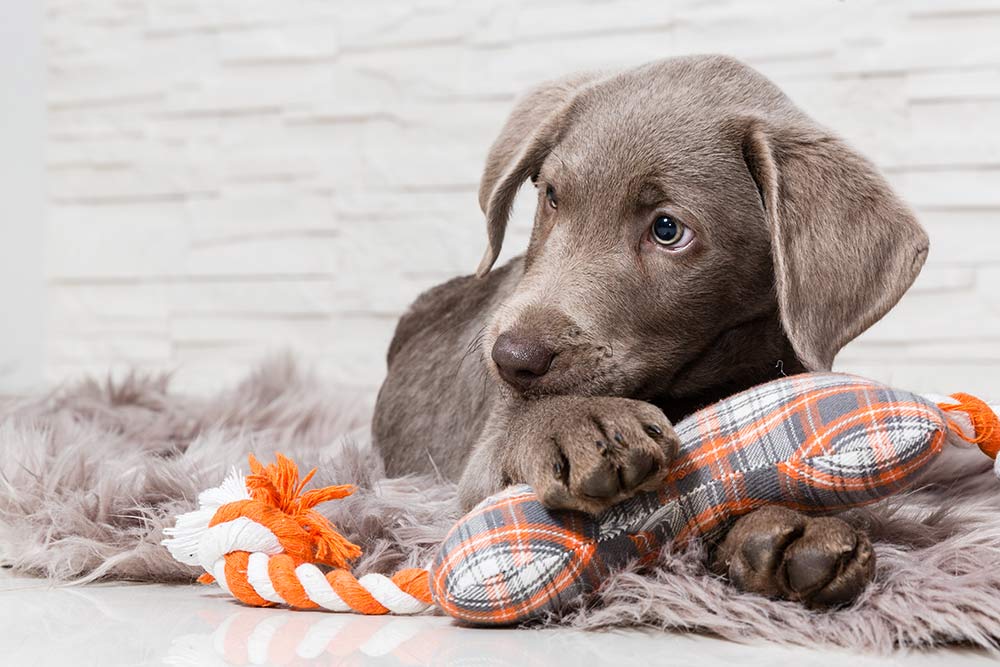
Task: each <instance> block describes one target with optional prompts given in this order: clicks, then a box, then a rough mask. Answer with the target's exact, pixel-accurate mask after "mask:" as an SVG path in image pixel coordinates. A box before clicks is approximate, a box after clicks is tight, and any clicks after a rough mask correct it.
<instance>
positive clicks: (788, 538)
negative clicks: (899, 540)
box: [713, 506, 875, 607]
mask: <svg viewBox="0 0 1000 667" xmlns="http://www.w3.org/2000/svg"><path fill="white" fill-rule="evenodd" d="M713 570H714V571H715V572H716V573H717V574H721V575H725V576H728V577H729V579H730V580H731V581H732V582H733V583H734V584H736V586H737V587H739V588H741V589H743V590H745V591H749V592H753V593H760V594H762V595H767V596H769V597H778V598H784V599H786V600H795V601H799V602H803V603H805V604H806V605H808V606H810V607H831V606H837V605H842V604H846V603H849V602H851V601H853V600H854V599H855V598H857V596H858V595H859V594H860V593H861V591H863V590H864V589H865V586H867V585H868V582H869V581H871V579H872V576H873V575H874V573H875V552H874V551H873V550H872V546H871V542H870V541H869V539H868V536H867V535H865V534H864V533H863V532H861V531H859V530H857V529H855V528H853V527H852V526H851V525H850V524H848V523H847V522H846V521H844V520H842V519H838V518H837V517H815V516H806V515H805V514H801V513H799V512H796V511H794V510H790V509H787V508H784V507H774V506H771V507H764V508H762V509H759V510H757V511H755V512H752V513H750V514H748V515H746V516H744V517H743V518H741V519H740V520H739V521H737V522H736V523H735V524H734V525H733V527H732V528H731V529H730V531H729V533H728V534H727V535H726V537H725V539H724V540H723V542H722V544H721V545H720V546H719V549H718V551H717V552H716V555H715V559H714V562H713Z"/></svg>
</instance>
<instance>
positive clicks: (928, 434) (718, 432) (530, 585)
mask: <svg viewBox="0 0 1000 667" xmlns="http://www.w3.org/2000/svg"><path fill="white" fill-rule="evenodd" d="M949 415H950V416H949ZM949 426H950V428H949ZM675 430H676V431H677V434H678V436H679V437H680V440H681V448H680V455H679V457H678V459H677V460H676V461H675V462H674V464H673V467H672V468H671V472H670V474H669V475H668V477H667V478H666V480H665V481H664V484H663V486H662V487H661V488H660V489H659V490H657V491H653V492H648V493H644V494H641V495H639V496H636V497H634V498H631V499H629V500H627V501H625V502H623V503H621V504H619V505H617V506H615V507H612V508H611V509H609V510H607V511H606V512H604V513H603V514H602V515H600V516H597V517H591V516H588V515H585V514H582V513H578V512H569V511H555V510H548V509H546V508H545V507H544V506H543V505H542V504H541V503H540V502H539V500H538V498H537V497H536V496H535V495H534V493H533V492H532V491H531V488H530V487H527V486H523V485H522V486H516V487H511V488H508V489H507V490H505V491H503V492H501V493H499V494H497V495H495V496H493V497H491V498H488V499H487V500H484V501H483V502H482V503H480V504H479V505H478V506H477V507H476V508H475V509H474V510H472V512H470V513H469V514H468V515H467V516H466V517H465V518H464V519H462V520H461V521H460V522H459V523H458V524H457V525H456V526H455V527H454V528H453V529H452V530H451V532H450V533H449V534H448V536H447V537H446V538H445V541H444V544H443V545H442V547H441V550H440V552H439V554H438V556H437V558H436V560H435V562H434V565H433V567H432V568H431V592H432V594H433V597H434V601H435V602H436V603H437V604H438V605H439V606H440V607H441V608H442V609H443V610H444V611H445V612H447V613H448V614H449V615H451V616H453V617H455V618H456V619H459V620H461V621H464V622H467V623H471V624H476V625H501V624H511V623H518V622H521V621H525V620H529V619H531V618H534V617H537V616H539V615H541V614H543V613H545V612H546V611H549V610H552V609H555V608H558V607H559V606H561V605H562V604H563V603H565V602H566V601H568V600H571V599H573V598H575V597H577V596H579V595H580V594H582V593H585V592H587V591H591V590H594V589H596V588H597V587H599V586H600V584H601V582H602V581H603V580H604V579H605V578H606V577H607V575H608V574H609V572H611V571H613V570H615V569H616V568H620V567H622V566H623V565H624V564H625V563H626V562H628V561H632V560H636V559H639V560H642V559H651V558H654V557H655V556H656V555H657V554H658V552H659V551H660V549H661V548H663V547H664V546H666V545H669V544H676V543H678V542H683V541H684V540H686V539H688V538H691V537H695V536H701V537H707V536H711V535H713V533H716V532H717V531H720V530H721V529H723V528H724V527H725V526H727V525H728V524H729V523H731V522H732V521H733V520H734V519H735V518H736V517H738V516H740V515H742V514H746V513H748V512H750V511H752V510H754V509H756V508H758V507H761V506H763V505H768V504H777V505H784V506H786V507H790V508H793V509H797V510H802V511H806V512H814V513H815V512H828V511H830V510H835V509H842V508H848V507H855V506H859V505H865V504H867V503H871V502H874V501H876V500H879V499H881V498H885V497H886V496H889V495H891V494H893V493H896V492H898V491H901V490H903V489H905V488H907V487H908V486H909V485H910V484H912V483H913V482H914V480H915V479H916V478H917V477H918V476H919V475H920V473H921V472H922V471H923V469H924V468H925V466H926V465H927V464H928V463H929V462H930V461H931V460H933V459H934V457H936V456H937V454H938V453H940V451H941V450H942V447H943V444H944V442H945V440H946V438H947V437H948V436H949V434H951V435H953V436H955V437H954V438H952V440H953V441H958V440H965V441H968V442H978V443H979V444H980V447H981V448H982V449H983V451H984V452H985V453H986V454H988V455H989V456H991V457H993V458H996V454H997V449H998V448H1000V419H998V417H997V415H996V414H995V413H994V411H993V409H991V408H990V406H988V405H986V404H985V403H983V402H982V401H980V400H979V399H977V398H975V397H973V396H969V395H967V394H956V396H955V399H951V400H949V399H944V401H943V402H942V404H940V405H936V404H935V402H933V401H932V400H929V399H928V398H924V397H921V396H918V395H915V394H911V393H909V392H905V391H899V390H895V389H890V388H888V387H885V386H883V385H880V384H878V383H876V382H872V381H870V380H865V379H861V378H857V377H853V376H850V375H843V374H837V373H815V374H803V375H796V376H792V377H788V378H783V379H780V380H776V381H773V382H769V383H767V384H763V385H760V386H758V387H755V388H753V389H750V390H748V391H744V392H742V393H740V394H737V395H735V396H733V397H731V398H728V399H726V400H723V401H721V402H719V403H717V404H715V405H713V406H710V407H707V408H705V409H703V410H700V411H699V412H697V413H695V414H693V415H691V416H690V417H688V418H687V419H685V420H683V421H682V422H680V423H679V424H677V425H676V426H675ZM997 465H998V468H997V470H998V474H1000V463H998V464H997Z"/></svg>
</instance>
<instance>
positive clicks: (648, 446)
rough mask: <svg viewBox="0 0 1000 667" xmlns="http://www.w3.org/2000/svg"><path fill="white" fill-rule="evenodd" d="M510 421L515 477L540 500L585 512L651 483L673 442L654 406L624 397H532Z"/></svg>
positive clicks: (661, 474) (668, 456) (663, 465)
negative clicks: (515, 445) (517, 471)
mask: <svg viewBox="0 0 1000 667" xmlns="http://www.w3.org/2000/svg"><path fill="white" fill-rule="evenodd" d="M512 426H513V428H512V432H511V436H512V437H513V438H515V439H516V441H517V442H519V443H520V446H519V447H518V451H517V453H516V454H515V456H517V457H518V458H519V459H520V460H519V461H517V462H516V464H517V466H518V468H519V469H520V471H521V475H520V476H521V477H522V478H523V479H524V480H525V481H526V482H527V483H528V484H530V485H531V486H532V487H533V488H534V489H535V492H536V493H537V494H538V497H539V499H540V500H541V502H542V503H543V504H544V505H545V506H546V507H549V508H553V509H574V510H580V511H583V512H588V513H591V514H597V513H599V512H601V511H602V510H604V509H606V508H608V507H610V506H611V505H614V504H615V503H618V502H620V501H622V500H624V499H626V498H629V497H630V496H632V495H634V494H636V493H638V492H640V491H646V490H649V489H651V488H655V487H656V485H657V484H659V483H660V481H661V480H662V479H663V477H664V476H665V474H666V469H667V465H668V464H669V463H670V462H671V461H672V460H673V459H674V458H675V456H676V455H677V450H678V446H679V440H678V438H677V436H676V434H675V433H674V430H673V427H672V426H671V424H670V422H669V421H668V420H667V418H666V417H665V416H664V415H663V412H662V411H660V409H659V408H657V407H656V406H654V405H652V404H650V403H645V402H642V401H634V400H630V399H624V398H604V397H599V398H598V397H578V396H559V397H549V398H545V399H540V400H538V401H533V402H532V405H531V407H530V408H529V409H527V410H526V411H525V412H524V413H523V414H522V415H521V417H520V419H519V420H518V421H517V423H516V424H514V425H512Z"/></svg>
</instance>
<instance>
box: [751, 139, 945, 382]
mask: <svg viewBox="0 0 1000 667" xmlns="http://www.w3.org/2000/svg"><path fill="white" fill-rule="evenodd" d="M742 149H743V157H744V160H745V162H746V164H747V167H748V169H749V171H750V174H751V176H752V178H753V180H754V182H755V183H756V185H757V189H758V192H759V193H760V196H761V201H762V203H763V206H764V213H765V217H766V218H767V221H768V224H769V225H770V227H771V239H772V256H773V261H774V272H775V288H776V290H777V297H778V306H779V308H780V310H781V321H782V325H783V326H784V329H785V332H786V334H787V335H788V338H789V340H790V342H791V344H792V347H793V348H794V349H795V352H796V354H797V355H798V357H799V361H801V362H802V363H803V364H804V365H805V366H806V368H808V369H809V370H829V369H830V367H831V365H832V364H833V358H834V356H835V355H836V354H837V352H839V351H840V348H842V347H843V346H844V345H845V344H847V343H848V342H849V341H851V340H852V339H853V338H855V337H856V336H857V335H858V334H860V333H861V332H863V331H864V330H865V329H867V328H868V327H870V326H871V325H872V324H874V323H875V322H876V321H878V320H879V318H881V317H882V316H883V315H884V314H885V313H886V312H887V311H888V310H889V309H890V308H892V307H893V306H894V305H895V304H896V302H897V301H898V300H899V298H900V297H901V296H902V295H903V293H904V292H905V291H906V290H907V289H908V288H909V287H910V285H911V284H912V283H913V280H914V279H915V278H916V277H917V274H918V273H919V272H920V269H921V267H922V266H923V264H924V260H925V259H926V257H927V250H928V245H929V244H928V239H927V235H926V233H925V232H924V230H923V229H922V228H921V227H920V225H919V223H917V221H916V219H915V218H914V216H913V213H912V212H911V211H910V210H909V209H908V208H907V206H906V205H905V204H904V203H903V202H902V201H900V199H899V198H898V197H896V195H895V194H893V192H892V191H891V190H890V188H889V185H888V184H887V183H886V182H885V179H883V178H882V176H881V175H880V174H879V173H878V172H877V171H876V169H875V167H874V166H873V165H872V164H870V163H869V162H868V161H867V160H866V159H865V158H863V157H862V156H861V155H859V154H858V153H856V152H855V151H853V150H852V149H850V148H849V147H848V146H847V145H846V144H844V143H843V142H842V141H841V140H840V139H838V138H837V137H834V136H831V135H830V134H829V133H828V132H827V131H825V130H823V129H822V128H819V127H816V126H809V125H806V124H804V123H802V122H795V121H789V122H788V124H787V125H785V124H783V125H780V126H777V127H776V125H775V123H773V122H768V121H766V120H764V121H761V120H755V121H750V122H748V124H747V127H746V130H745V132H744V133H743V145H742Z"/></svg>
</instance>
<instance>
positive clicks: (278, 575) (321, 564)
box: [163, 454, 432, 614]
mask: <svg viewBox="0 0 1000 667" xmlns="http://www.w3.org/2000/svg"><path fill="white" fill-rule="evenodd" d="M275 458H276V461H275V463H272V464H269V465H266V466H265V465H263V464H261V463H260V462H259V461H258V460H257V459H256V458H254V456H253V455H252V454H251V455H250V461H249V462H250V475H248V476H247V477H246V478H245V479H244V478H243V477H242V475H240V473H239V472H237V471H235V470H233V471H232V472H231V473H230V474H229V476H227V477H226V479H225V480H224V481H223V483H222V484H221V485H220V486H218V487H216V488H214V489H209V490H208V491H205V492H203V493H202V494H201V495H199V497H198V503H199V508H198V509H197V510H195V511H193V512H188V513H187V514H184V515H181V516H179V517H178V518H177V522H176V525H175V526H174V527H173V528H168V529H166V530H165V531H164V533H165V534H166V535H167V539H165V540H163V545H164V546H166V547H167V549H169V550H170V553H171V555H173V557H174V558H175V559H177V560H178V561H180V562H182V563H187V564H189V565H200V566H201V567H202V568H203V569H204V570H205V574H203V575H201V576H200V577H198V581H200V582H202V583H205V584H211V583H213V582H215V583H218V585H219V586H220V587H221V588H222V589H223V590H225V591H226V592H228V593H229V594H230V595H232V596H233V597H235V598H236V599H238V600H239V601H240V602H242V603H244V604H247V605H250V606H253V607H270V606H274V605H286V606H289V607H295V608H298V609H317V608H322V609H327V610H329V611H341V612H343V611H351V612H356V613H361V614H389V613H392V614H417V613H420V612H422V611H424V610H425V609H427V608H428V607H429V606H431V604H432V601H431V592H430V580H429V577H428V574H427V570H422V569H417V568H414V569H406V570H401V571H399V572H397V573H396V574H394V575H393V576H392V577H385V576H383V575H381V574H366V575H364V576H363V577H361V578H360V579H358V578H356V577H355V576H354V575H353V574H351V572H350V570H349V569H348V568H349V564H350V562H351V561H352V560H355V559H356V558H358V557H359V556H360V555H361V549H360V548H359V547H358V546H357V545H356V544H353V543H352V542H350V541H349V540H347V538H345V537H344V536H343V535H341V534H340V533H339V532H337V530H336V528H335V527H334V526H333V524H331V523H330V521H329V520H328V519H327V518H326V517H325V516H323V515H322V514H320V513H319V512H317V511H316V510H315V509H314V507H315V506H316V505H318V504H319V503H323V502H327V501H330V500H336V499H339V498H345V497H347V496H349V495H350V494H351V493H352V492H353V491H354V487H353V486H350V485H343V486H327V487H323V488H321V489H313V490H310V491H305V487H306V485H307V484H308V483H309V481H310V480H311V479H312V478H313V476H314V475H315V474H316V470H315V469H313V470H311V471H310V472H309V473H307V474H306V476H305V477H304V478H302V479H301V480H300V479H299V470H298V466H297V465H296V464H295V463H294V462H293V461H292V460H291V459H289V458H287V457H285V456H282V455H281V454H277V455H276V457H275Z"/></svg>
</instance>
